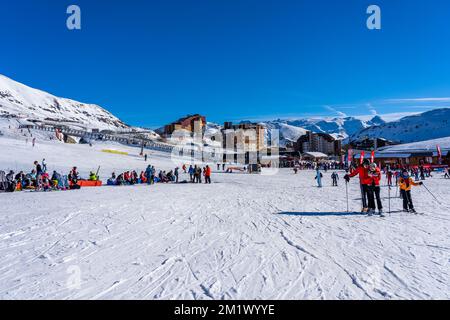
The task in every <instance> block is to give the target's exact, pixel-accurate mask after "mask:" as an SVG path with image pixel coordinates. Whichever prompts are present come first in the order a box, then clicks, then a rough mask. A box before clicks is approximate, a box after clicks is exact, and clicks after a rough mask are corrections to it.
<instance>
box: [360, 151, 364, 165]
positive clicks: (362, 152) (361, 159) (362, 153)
mask: <svg viewBox="0 0 450 320" xmlns="http://www.w3.org/2000/svg"><path fill="white" fill-rule="evenodd" d="M364 155H365V152H364V151H361V156H360V158H359V164H362V163H363V161H364Z"/></svg>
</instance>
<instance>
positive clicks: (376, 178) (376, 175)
mask: <svg viewBox="0 0 450 320" xmlns="http://www.w3.org/2000/svg"><path fill="white" fill-rule="evenodd" d="M367 177H368V179H370V183H369V185H371V186H372V185H374V186H379V185H380V180H381V171H380V169H379V168H377V169H376V170H375V172H373V171H368V173H367Z"/></svg>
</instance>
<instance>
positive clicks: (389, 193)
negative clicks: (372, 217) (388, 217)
mask: <svg viewBox="0 0 450 320" xmlns="http://www.w3.org/2000/svg"><path fill="white" fill-rule="evenodd" d="M388 188H389V189H388V197H389V214H391V186H388Z"/></svg>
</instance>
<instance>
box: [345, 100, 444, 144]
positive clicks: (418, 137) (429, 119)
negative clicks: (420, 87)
mask: <svg viewBox="0 0 450 320" xmlns="http://www.w3.org/2000/svg"><path fill="white" fill-rule="evenodd" d="M448 136H450V108H444V109H435V110H431V111H427V112H424V113H421V114H417V115H413V116H407V117H404V118H402V119H400V120H397V121H393V122H388V123H383V124H380V125H375V126H371V127H368V128H365V129H363V130H361V131H359V132H356V133H355V134H353V135H351V136H350V138H349V140H350V141H359V140H363V139H365V138H384V139H388V140H392V141H397V142H401V143H408V142H417V141H423V140H431V139H437V138H442V137H448Z"/></svg>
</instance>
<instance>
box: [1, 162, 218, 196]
mask: <svg viewBox="0 0 450 320" xmlns="http://www.w3.org/2000/svg"><path fill="white" fill-rule="evenodd" d="M183 171H184V172H185V173H188V174H189V178H190V179H189V181H187V180H180V169H179V167H176V168H175V169H174V170H170V171H168V172H166V171H164V170H159V172H157V170H156V169H155V167H154V166H152V165H148V166H147V168H146V170H145V171H141V173H140V174H138V173H137V172H136V171H135V170H131V171H125V172H123V173H120V174H119V175H117V176H116V174H115V172H113V173H112V174H111V177H110V178H109V179H108V180H107V185H134V184H155V183H188V182H191V183H203V182H204V183H205V184H210V183H211V168H210V167H209V165H206V166H204V167H200V166H197V165H194V166H192V165H191V166H189V168H187V167H186V165H183ZM79 181H94V182H95V181H100V178H99V176H98V173H94V172H93V171H91V172H90V173H89V177H88V178H87V179H82V178H81V177H80V174H79V172H78V169H77V167H72V169H71V170H70V171H69V173H68V174H67V175H63V174H61V173H60V172H57V171H56V170H55V171H53V172H52V173H50V172H48V171H47V163H46V162H45V159H43V160H42V162H38V161H34V163H33V168H32V170H31V171H30V172H28V173H24V172H23V171H20V172H18V173H17V174H16V173H15V172H14V171H12V170H11V171H10V172H9V173H8V174H6V173H5V172H3V171H0V190H2V191H10V192H13V191H21V190H36V191H49V190H68V189H79V188H80V184H79ZM100 185H101V183H100Z"/></svg>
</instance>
